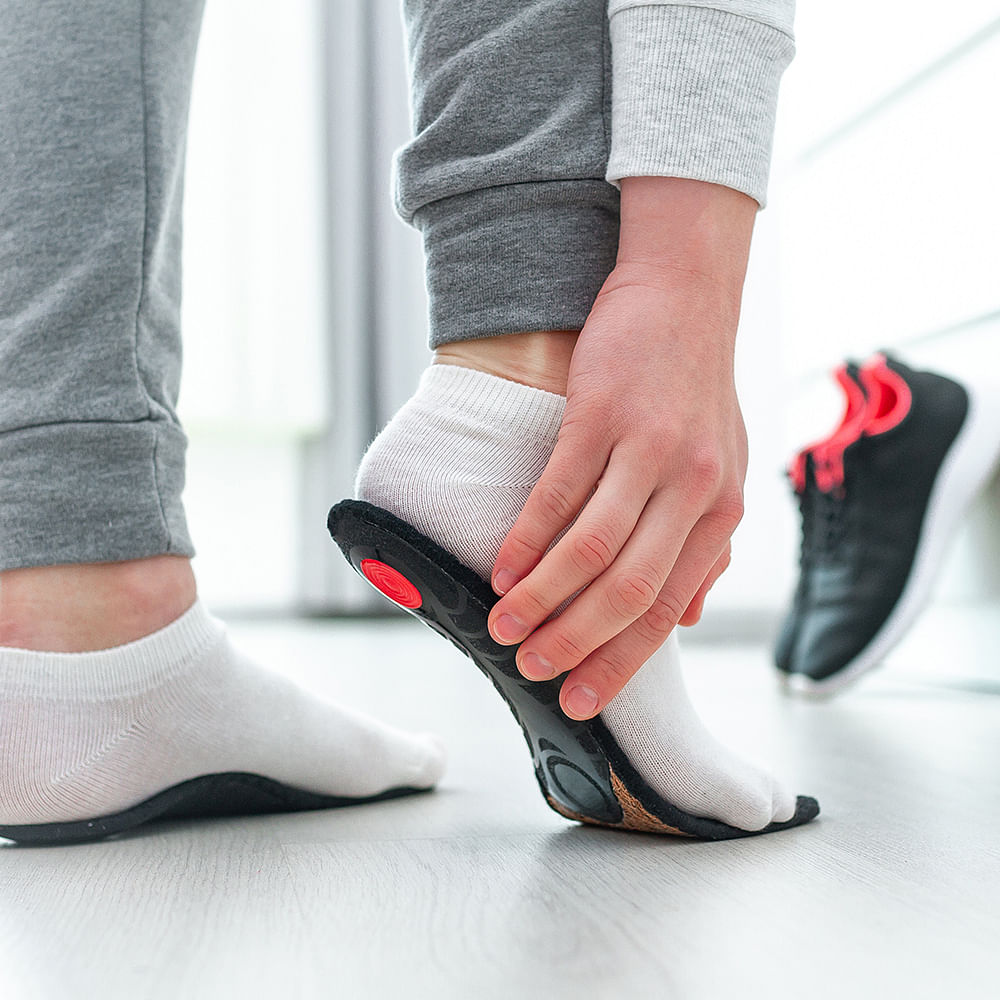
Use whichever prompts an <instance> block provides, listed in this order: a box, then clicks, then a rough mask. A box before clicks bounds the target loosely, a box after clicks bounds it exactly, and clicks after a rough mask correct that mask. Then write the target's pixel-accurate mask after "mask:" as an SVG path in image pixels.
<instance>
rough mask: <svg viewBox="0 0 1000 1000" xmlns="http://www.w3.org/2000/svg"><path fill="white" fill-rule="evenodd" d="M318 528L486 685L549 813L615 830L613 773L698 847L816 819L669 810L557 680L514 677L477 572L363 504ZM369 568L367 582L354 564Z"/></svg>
mask: <svg viewBox="0 0 1000 1000" xmlns="http://www.w3.org/2000/svg"><path fill="white" fill-rule="evenodd" d="M327 525H328V527H329V529H330V534H331V535H332V536H333V539H334V541H335V542H336V543H337V545H338V546H339V547H340V549H341V551H342V552H343V553H344V555H345V556H346V557H347V559H348V561H349V562H350V563H351V565H352V566H353V567H354V568H355V569H356V570H357V571H358V572H359V573H360V574H361V575H362V576H365V577H366V579H369V582H373V583H374V584H375V585H376V586H377V587H378V589H380V590H382V592H383V593H386V592H387V591H388V592H389V593H387V596H390V597H393V595H395V598H397V603H400V601H402V602H403V604H404V605H408V608H407V609H408V610H410V611H411V612H412V613H413V614H414V615H416V617H418V618H420V619H421V620H422V621H423V622H425V623H426V624H427V625H429V626H430V627H431V628H433V629H434V630H435V631H436V632H439V633H440V634H441V635H444V636H445V637H446V638H448V639H450V640H451V641H452V642H453V643H454V644H455V645H456V646H457V647H458V648H459V649H460V650H461V651H462V652H463V653H465V654H466V655H467V656H469V657H470V658H471V659H472V661H473V662H474V663H475V664H476V665H477V666H478V667H479V669H480V670H482V672H483V673H484V674H486V676H487V677H488V678H489V679H490V680H491V681H492V682H493V685H494V687H495V688H496V689H497V691H498V692H499V693H500V696H501V697H502V698H503V699H504V701H506V703H507V705H508V706H509V707H510V710H511V712H513V714H514V718H515V719H517V721H518V723H519V724H520V726H521V729H522V731H523V733H524V738H525V740H526V741H527V743H528V748H529V749H530V751H531V756H532V759H533V761H534V765H535V776H536V778H537V779H538V784H539V786H540V787H541V790H542V794H543V795H544V796H545V797H546V800H547V801H548V802H549V803H550V805H553V807H554V808H555V807H556V806H560V807H562V809H563V810H565V811H566V812H568V813H572V814H575V815H577V816H580V817H584V818H586V819H588V820H590V821H592V822H595V823H599V824H605V825H609V826H619V825H622V824H623V822H624V820H625V816H624V813H623V810H622V806H621V804H620V803H619V800H618V797H617V796H616V794H615V792H614V789H613V788H612V782H611V771H612V770H613V771H614V774H615V775H616V776H617V778H618V779H619V781H621V782H622V783H623V784H624V785H625V788H626V789H627V791H628V793H629V795H631V796H632V797H633V798H634V799H635V800H637V801H638V802H639V803H640V804H641V805H642V807H643V808H644V809H645V810H646V811H647V812H648V813H649V814H651V815H652V816H654V817H656V819H658V820H659V821H660V822H662V823H663V824H665V825H666V826H668V827H673V828H674V829H676V830H679V831H681V832H682V833H685V834H688V835H690V836H693V837H698V838H700V839H703V840H729V839H733V838H736V837H748V836H755V835H757V834H762V833H771V832H773V831H775V830H783V829H787V828H789V827H794V826H800V825H801V824H803V823H807V822H808V821H809V820H811V819H813V818H814V817H815V816H817V815H818V814H819V805H818V804H817V802H816V800H815V799H812V798H809V797H807V796H799V798H798V801H797V805H796V810H795V815H794V816H793V817H792V818H791V819H790V820H788V821H787V822H784V823H771V824H770V825H769V826H767V827H765V828H764V829H762V830H756V831H752V832H748V831H746V830H740V829H738V828H737V827H733V826H729V825H728V824H726V823H722V822H720V821H718V820H713V819H703V818H700V817H698V816H692V815H691V814H690V813H687V812H685V811H684V810H682V809H678V808H677V807H676V806H673V805H671V804H670V803H669V802H666V801H665V800H664V799H662V798H661V797H660V796H659V795H657V794H656V792H654V791H653V790H652V789H651V788H650V787H649V785H648V784H647V783H646V782H645V781H644V779H643V778H642V777H641V776H640V775H639V773H638V772H637V771H636V770H635V768H634V767H633V766H632V764H631V762H630V761H629V760H628V758H627V757H626V756H625V754H624V753H623V752H622V750H621V748H620V747H619V746H618V743H617V741H616V740H615V738H614V737H613V736H612V735H611V732H610V731H609V730H608V728H607V727H606V726H605V725H604V723H603V722H602V721H601V720H600V718H596V719H590V720H588V721H586V722H576V721H574V720H573V719H570V718H568V717H567V716H566V715H565V714H564V713H563V711H562V709H561V708H560V707H559V690H560V687H561V686H562V680H563V679H562V678H557V679H555V680H552V681H529V680H527V679H526V678H525V677H523V676H522V675H521V674H520V672H519V671H518V669H517V666H516V664H515V661H514V657H515V654H516V652H517V646H501V645H500V644H499V643H497V642H495V641H494V640H493V638H492V637H491V636H490V634H489V631H488V629H487V624H486V622H487V616H488V615H489V612H490V609H491V608H492V606H493V605H494V604H495V603H496V601H497V600H498V598H497V597H496V595H495V594H494V593H493V591H492V590H491V588H490V587H489V585H488V584H487V583H486V582H485V581H484V580H482V579H481V578H480V577H479V576H478V575H477V574H476V573H474V572H473V571H472V570H471V569H469V568H468V567H467V566H464V565H462V563H460V562H459V561H458V560H457V559H456V558H455V557H454V556H453V555H452V554H451V553H449V552H447V551H445V550H444V549H442V548H441V547H440V546H439V545H437V544H436V543H435V542H433V541H431V540H430V539H429V538H427V537H426V536H424V535H422V534H421V533H420V532H419V531H417V530H416V529H415V528H414V527H412V526H411V525H409V524H407V523H406V522H405V521H401V520H400V519H399V518H397V517H395V516H394V515H392V514H390V513H389V512H388V511H385V510H382V509H381V508H379V507H375V506H373V505H371V504H368V503H364V502H362V501H357V500H344V501H342V502H341V503H339V504H337V505H336V506H335V507H334V508H333V509H332V510H331V511H330V516H329V518H328V520H327ZM368 560H371V562H367V564H366V568H367V569H368V574H369V575H367V576H366V574H365V572H364V569H363V568H362V563H366V561H368ZM383 567H388V569H384V568H383ZM397 574H398V575H397ZM371 577H375V579H374V580H373V579H371ZM376 581H377V582H376ZM415 605H418V606H415Z"/></svg>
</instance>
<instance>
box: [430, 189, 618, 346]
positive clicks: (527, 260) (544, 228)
mask: <svg viewBox="0 0 1000 1000" xmlns="http://www.w3.org/2000/svg"><path fill="white" fill-rule="evenodd" d="M618 197H619V196H618V192H617V190H616V189H615V188H614V186H613V185H611V184H608V183H607V182H606V181H603V180H582V181H578V180H574V181H544V182H539V183H526V184H511V185H508V186H504V187H495V188H486V189H483V190H477V191H471V192H468V193H466V194H460V195H455V196H454V197H451V198H443V199H441V200H440V201H435V202H432V203H431V204H429V205H426V206H425V207H423V208H422V209H420V210H419V211H418V212H417V213H416V215H415V216H414V220H413V221H414V225H416V226H417V228H418V229H420V231H421V232H422V233H423V237H424V253H425V256H426V261H427V293H428V297H429V300H430V346H431V348H432V349H433V348H435V347H439V346H440V345H442V344H447V343H451V342H453V341H456V340H472V339H477V338H480V337H495V336H498V335H501V334H505V333H524V332H526V331H529V330H579V329H580V328H581V327H582V326H583V324H584V322H585V321H586V319H587V316H588V314H589V313H590V310H591V307H592V306H593V304H594V300H595V299H596V298H597V293H598V292H599V291H600V289H601V285H603V284H604V281H605V279H606V278H607V276H608V275H609V274H610V273H611V270H612V268H613V267H614V264H615V256H616V254H617V252H618Z"/></svg>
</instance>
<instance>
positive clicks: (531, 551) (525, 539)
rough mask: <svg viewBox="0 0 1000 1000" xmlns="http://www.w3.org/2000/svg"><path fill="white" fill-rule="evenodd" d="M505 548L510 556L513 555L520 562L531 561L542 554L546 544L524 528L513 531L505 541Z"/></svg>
mask: <svg viewBox="0 0 1000 1000" xmlns="http://www.w3.org/2000/svg"><path fill="white" fill-rule="evenodd" d="M503 547H504V550H505V551H506V554H507V555H508V557H513V558H514V559H516V560H517V561H518V562H520V563H531V562H534V560H535V559H537V558H538V556H539V555H540V554H541V552H542V551H543V549H544V546H543V545H542V544H541V543H540V542H538V541H536V540H535V539H532V538H531V537H529V535H528V534H527V532H525V531H524V530H523V529H522V530H521V531H519V532H511V533H510V534H509V535H508V536H507V539H506V541H505V542H504V543H503Z"/></svg>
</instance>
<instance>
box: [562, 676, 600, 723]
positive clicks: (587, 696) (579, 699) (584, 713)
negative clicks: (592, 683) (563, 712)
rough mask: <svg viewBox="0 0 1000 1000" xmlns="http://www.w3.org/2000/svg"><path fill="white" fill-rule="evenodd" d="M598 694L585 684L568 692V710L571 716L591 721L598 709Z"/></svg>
mask: <svg viewBox="0 0 1000 1000" xmlns="http://www.w3.org/2000/svg"><path fill="white" fill-rule="evenodd" d="M597 700H598V699H597V692H596V691H595V690H594V689H593V688H589V687H587V686H586V685H585V684H578V685H577V686H576V687H572V688H570V689H569V691H567V692H566V708H567V710H568V712H569V714H570V715H574V716H576V717H578V718H580V719H589V718H590V717H591V716H592V715H593V714H594V712H595V711H596V709H597Z"/></svg>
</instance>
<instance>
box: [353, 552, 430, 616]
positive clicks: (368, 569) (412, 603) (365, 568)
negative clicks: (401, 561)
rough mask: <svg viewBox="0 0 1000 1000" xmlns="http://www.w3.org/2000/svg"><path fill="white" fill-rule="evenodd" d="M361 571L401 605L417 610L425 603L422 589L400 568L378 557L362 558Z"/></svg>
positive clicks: (387, 595)
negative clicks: (380, 560) (414, 584)
mask: <svg viewBox="0 0 1000 1000" xmlns="http://www.w3.org/2000/svg"><path fill="white" fill-rule="evenodd" d="M361 572H362V573H364V575H365V579H366V580H367V581H368V582H369V583H370V584H371V585H372V586H373V587H375V589H376V590H378V591H380V592H381V593H383V594H385V596H386V597H388V598H389V600H390V601H394V602H395V603H396V604H399V605H400V606H401V607H404V608H409V609H410V610H411V611H415V610H416V609H417V608H419V607H420V605H421V604H423V603H424V599H423V597H421V596H420V591H419V590H417V588H416V587H414V586H413V584H412V583H410V581H409V580H407V579H406V577H405V576H403V574H402V573H400V572H399V570H398V569H393V568H392V567H391V566H388V565H386V564H385V563H384V562H379V560H378V559H362V560H361Z"/></svg>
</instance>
